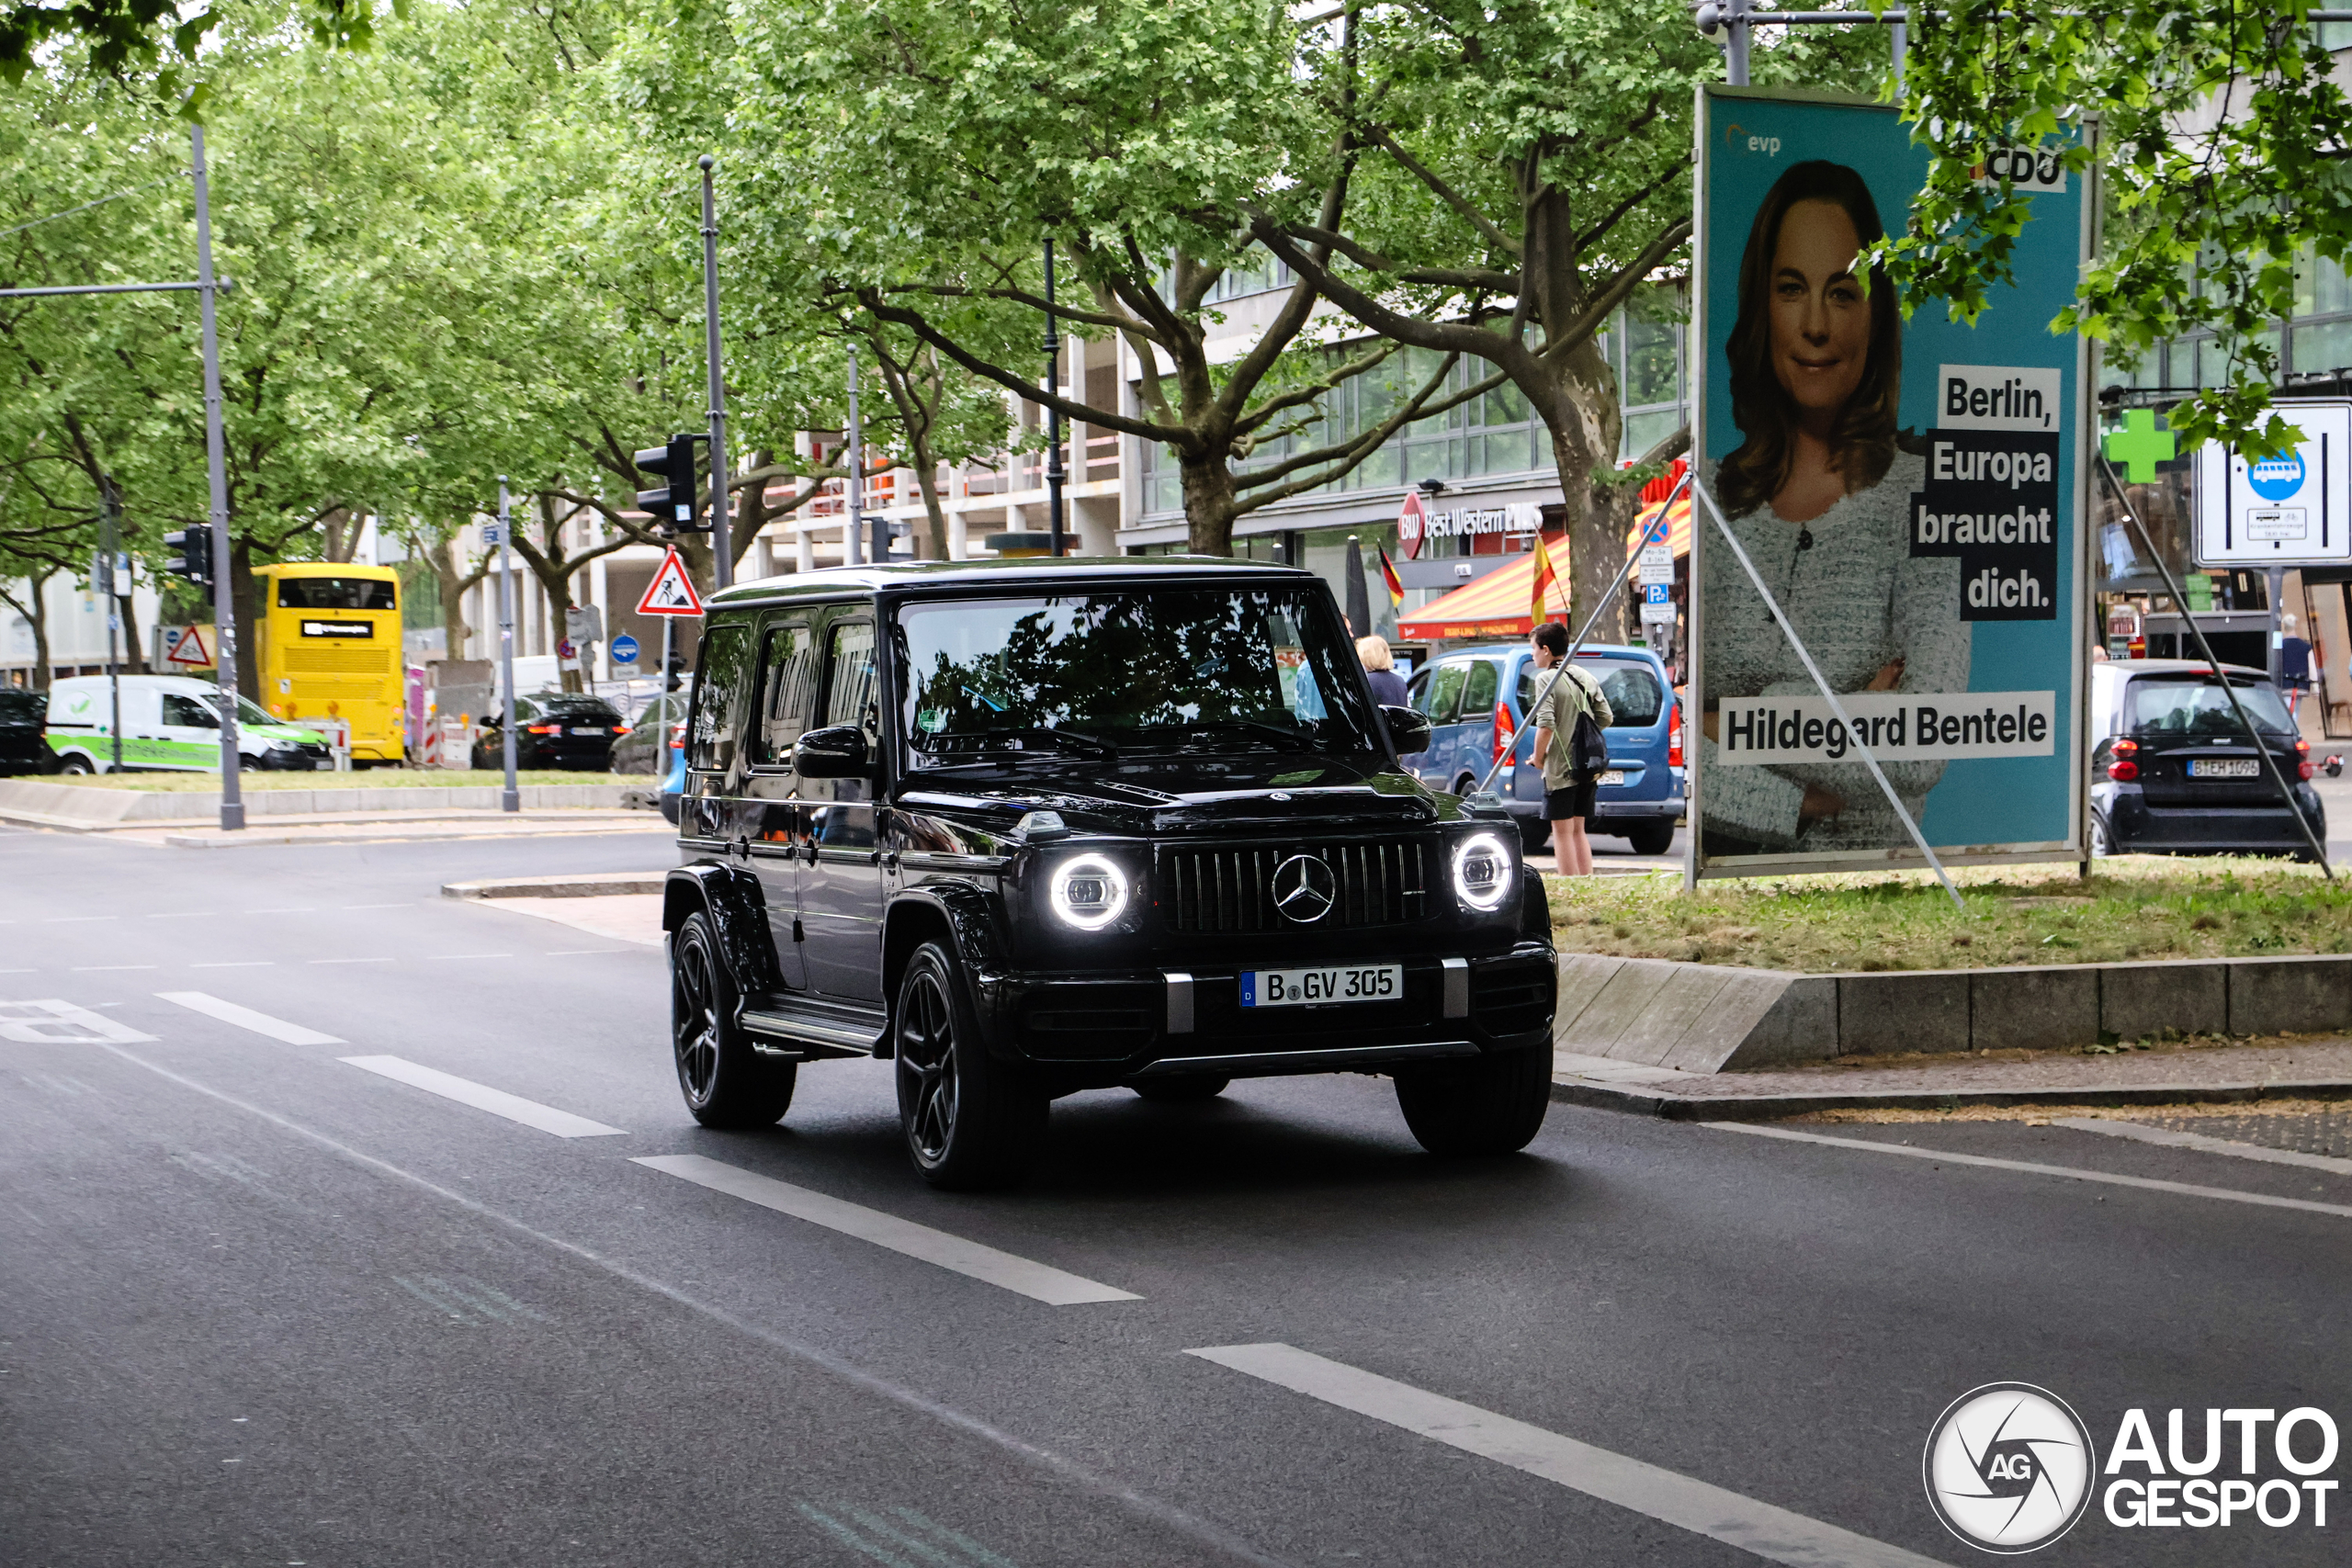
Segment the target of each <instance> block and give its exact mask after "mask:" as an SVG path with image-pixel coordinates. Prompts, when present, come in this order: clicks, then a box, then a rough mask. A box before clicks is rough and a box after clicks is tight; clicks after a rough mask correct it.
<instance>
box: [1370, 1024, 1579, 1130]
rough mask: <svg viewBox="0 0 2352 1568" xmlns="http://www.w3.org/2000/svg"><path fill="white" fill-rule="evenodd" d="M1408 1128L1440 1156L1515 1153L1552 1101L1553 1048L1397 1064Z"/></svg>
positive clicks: (1539, 1127)
mask: <svg viewBox="0 0 2352 1568" xmlns="http://www.w3.org/2000/svg"><path fill="white" fill-rule="evenodd" d="M1551 1105H1552V1047H1551V1046H1550V1045H1549V1044H1544V1045H1536V1046H1532V1047H1529V1048H1527V1049H1524V1050H1519V1051H1489V1052H1487V1053H1486V1054H1485V1055H1479V1056H1473V1057H1468V1058H1464V1059H1458V1060H1454V1061H1444V1062H1427V1063H1423V1064H1422V1065H1420V1066H1413V1067H1399V1068H1397V1109H1399V1110H1400V1111H1404V1113H1405V1125H1406V1126H1408V1127H1410V1128H1411V1129H1412V1130H1413V1136H1414V1138H1415V1139H1417V1140H1418V1141H1419V1144H1420V1145H1421V1147H1423V1148H1425V1149H1427V1150H1428V1151H1429V1152H1430V1153H1431V1154H1433V1155H1508V1154H1516V1153H1517V1152H1518V1151H1520V1150H1521V1149H1523V1148H1525V1147H1526V1146H1527V1145H1529V1144H1531V1143H1532V1142H1533V1141H1534V1139H1535V1134H1537V1133H1539V1132H1541V1131H1542V1130H1543V1127H1544V1111H1548V1110H1550V1109H1551Z"/></svg>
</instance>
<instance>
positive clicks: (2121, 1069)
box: [1552, 1035, 2352, 1122]
mask: <svg viewBox="0 0 2352 1568" xmlns="http://www.w3.org/2000/svg"><path fill="white" fill-rule="evenodd" d="M2294 1097H2300V1098H2307V1099H2314V1100H2335V1099H2352V1039H2346V1038H2345V1037H2342V1036H2337V1035H2327V1036H2322V1035H2309V1036H2304V1035H2271V1036H2268V1037H2266V1038H2261V1039H2255V1040H2248V1041H2243V1042H2239V1041H2232V1042H2229V1043H2214V1044H2203V1043H2196V1044H2186V1043H2184V1044H2177V1045H2165V1046H2158V1047H2155V1048H2154V1049H2150V1050H2145V1051H2136V1050H2135V1051H2124V1052H2120V1053H2118V1054H2116V1055H2085V1054H2083V1053H2081V1052H2077V1051H1995V1052H1991V1053H1987V1054H1985V1055H1962V1054H1959V1053H1948V1052H1947V1053H1919V1054H1915V1055H1906V1056H1849V1057H1847V1058H1845V1059H1843V1060H1841V1061H1837V1062H1824V1063H1819V1064H1815V1065H1812V1066H1802V1067H1789V1068H1782V1069H1779V1070H1774V1071H1748V1072H1736V1073H1682V1072H1676V1071H1674V1070H1673V1069H1671V1068H1668V1067H1649V1066H1639V1065H1637V1064H1634V1063H1631V1062H1619V1061H1611V1060H1609V1059H1608V1058H1605V1057H1600V1056H1585V1055H1577V1054H1576V1053H1573V1052H1567V1051H1560V1052H1555V1053H1554V1055H1553V1076H1552V1098H1553V1099H1554V1100H1565V1101H1567V1102H1569V1103H1572V1104H1578V1105H1594V1106H1600V1107H1603V1108H1605V1109H1609V1110H1616V1111H1639V1112H1643V1113H1645V1114H1648V1115H1655V1116H1668V1117H1675V1118H1679V1119H1685V1120H1695V1121H1738V1122H1750V1121H1763V1120H1770V1119H1776V1118H1781V1117H1788V1116H1800V1115H1806V1114H1810V1113H1813V1112H1818V1111H1838V1110H1866V1109H1879V1110H1900V1109H1905V1108H1915V1109H1919V1110H1952V1109H1956V1108H1959V1107H1962V1106H1968V1105H2026V1104H2046V1105H2130V1104H2170V1103H2195V1102H2234V1101H2247V1100H2273V1099H2281V1098H2294Z"/></svg>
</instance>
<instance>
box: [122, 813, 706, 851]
mask: <svg viewBox="0 0 2352 1568" xmlns="http://www.w3.org/2000/svg"><path fill="white" fill-rule="evenodd" d="M85 832H86V833H87V836H89V837H92V838H105V839H107V840H113V841H115V842H119V843H139V844H159V845H167V846H169V847H171V848H174V849H186V850H211V849H223V850H234V849H258V848H262V847H264V846H267V845H283V844H385V843H432V842H435V841H438V840H449V839H506V838H548V837H557V836H562V835H570V834H587V833H643V834H660V835H661V836H662V837H664V838H671V839H674V838H676V837H677V833H678V830H677V829H675V828H673V827H672V826H670V824H669V823H667V822H664V821H663V820H662V818H660V817H659V816H657V815H655V814H654V813H652V812H649V811H606V810H598V809H595V808H593V807H554V808H551V809H547V810H539V811H515V812H507V811H498V810H494V809H493V810H471V809H465V810H456V809H448V808H443V809H440V810H427V811H370V812H321V813H312V814H297V815H290V816H283V817H266V818H257V819H256V818H248V819H247V825H246V826H245V827H244V828H243V829H239V830H237V831H235V832H224V831H222V830H221V829H219V828H217V827H215V828H204V827H197V826H195V825H193V824H189V823H182V822H149V823H141V824H138V825H135V826H130V827H123V828H109V829H95V830H85Z"/></svg>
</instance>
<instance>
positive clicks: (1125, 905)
mask: <svg viewBox="0 0 2352 1568" xmlns="http://www.w3.org/2000/svg"><path fill="white" fill-rule="evenodd" d="M1428 734H1429V730H1428V725H1427V721H1426V720H1424V719H1423V718H1422V717H1421V716H1419V714H1416V713H1414V712H1413V711H1412V710H1410V709H1408V708H1398V707H1386V708H1384V707H1379V706H1376V705H1374V702H1373V700H1372V698H1371V695H1370V694H1369V692H1368V691H1367V690H1366V688H1365V685H1364V681H1363V672H1362V670H1361V668H1360V666H1359V665H1358V664H1357V662H1356V659H1355V654H1354V649H1353V647H1352V645H1351V642H1350V640H1349V638H1348V637H1347V635H1346V631H1345V627H1344V625H1343V623H1342V622H1341V620H1340V615H1339V614H1338V611H1337V609H1336V607H1335V606H1334V604H1332V601H1331V595H1330V592H1329V589H1327V588H1326V587H1324V585H1323V584H1322V583H1321V581H1318V580H1317V579H1316V578H1315V577H1313V576H1311V575H1309V574H1308V573H1306V572H1304V571H1297V570H1288V569H1284V568H1279V567H1268V566H1262V565H1257V564H1252V563H1249V562H1238V561H1227V560H1216V559H1206V558H1172V559H1171V558H1160V559H1155V560H1150V561H1143V560H1048V559H1039V560H1005V561H988V562H927V563H922V564H919V565H899V566H888V567H878V568H855V567H850V568H841V569H835V570H821V571H814V572H803V573H799V574H797V575H795V576H792V577H789V578H780V579H775V580H771V581H761V582H751V583H745V584H742V585H741V586H738V587H735V588H732V589H729V590H728V591H726V592H722V593H719V594H718V595H717V596H716V597H715V598H714V599H713V600H712V602H711V605H710V615H709V621H708V624H707V626H706V627H705V630H704V636H703V640H702V649H701V666H700V675H699V678H698V679H697V680H696V682H695V698H694V707H693V710H692V714H691V716H690V719H689V722H688V728H687V739H686V750H687V755H686V768H687V783H686V786H685V793H684V796H683V798H682V799H681V801H680V809H679V840H678V841H679V849H680V861H681V863H680V864H679V866H678V867H677V869H675V870H673V872H671V873H670V875H669V879H668V884H667V887H666V890H665V893H664V897H663V907H662V927H663V929H664V930H665V931H667V932H668V934H669V942H670V960H671V1028H672V1034H673V1051H674V1055H675V1057H676V1063H677V1071H678V1082H679V1086H680V1087H681V1089H683V1090H684V1094H685V1099H686V1105H687V1108H688V1109H689V1110H690V1111H692V1112H693V1114H694V1115H695V1118H696V1119H697V1120H698V1121H700V1122H704V1123H705V1124H707V1125H712V1126H735V1127H743V1126H758V1125H764V1124H766V1123H769V1122H775V1121H776V1120H777V1119H778V1118H780V1117H781V1116H782V1115H783V1114H784V1113H785V1111H786V1108H787V1107H788V1106H789V1105H790V1103H791V1100H792V1089H793V1081H794V1076H795V1074H796V1072H797V1069H798V1065H799V1064H800V1063H802V1062H807V1061H815V1060H818V1059H820V1058H823V1057H832V1056H869V1055H870V1056H880V1057H887V1058H891V1059H893V1060H895V1062H896V1064H897V1072H896V1077H897V1080H898V1096H899V1120H900V1122H901V1124H902V1126H903V1128H904V1130H905V1134H906V1141H907V1148H908V1152H909V1154H910V1156H912V1157H913V1160H914V1163H915V1165H916V1168H918V1169H919V1170H920V1171H921V1172H922V1175H923V1176H924V1177H925V1178H926V1179H929V1180H931V1181H932V1182H933V1183H934V1184H937V1185H940V1186H958V1187H969V1186H981V1185H988V1184H990V1183H997V1182H1003V1181H1007V1180H1011V1179H1015V1178H1017V1177H1018V1176H1019V1175H1020V1174H1021V1173H1022V1172H1023V1169H1024V1168H1026V1166H1027V1165H1028V1163H1029V1161H1030V1159H1031V1157H1032V1156H1033V1155H1034V1154H1035V1151H1036V1149H1037V1146H1038V1145H1039V1144H1040V1143H1041V1142H1042V1140H1043V1135H1044V1133H1045V1127H1046V1106H1047V1104H1048V1103H1049V1102H1050V1101H1051V1100H1053V1098H1054V1097H1055V1096H1057V1095H1060V1094H1068V1093H1070V1092H1072V1091H1074V1090H1077V1089H1097V1088H1105V1087H1111V1086H1116V1085H1125V1086H1126V1087H1128V1088H1130V1089H1134V1090H1135V1091H1136V1093H1137V1094H1140V1095H1143V1096H1145V1097H1147V1098H1149V1099H1156V1100H1193V1099H1201V1098H1205V1097H1207V1096H1210V1095H1214V1094H1216V1093H1217V1092H1218V1091H1219V1090H1221V1089H1224V1087H1225V1086H1226V1085H1227V1083H1228V1082H1229V1081H1230V1080H1232V1079H1233V1078H1236V1077H1261V1076H1266V1075H1271V1074H1279V1073H1310V1072H1329V1071H1348V1072H1371V1073H1385V1074H1388V1075H1390V1076H1391V1077H1394V1078H1395V1080H1396V1084H1397V1100H1398V1102H1399V1104H1400V1106H1401V1108H1402V1109H1403V1111H1404V1114H1405V1120H1406V1122H1407V1123H1408V1125H1409V1126H1410V1127H1411V1129H1412V1132H1413V1134H1414V1136H1415V1137H1417V1138H1418V1139H1419V1140H1420V1142H1421V1144H1422V1145H1423V1146H1424V1147H1426V1148H1428V1149H1430V1151H1432V1152H1433V1153H1439V1154H1476V1153H1501V1152H1507V1151H1510V1150H1513V1149H1518V1148H1521V1147H1523V1146H1525V1145H1526V1144H1527V1143H1528V1141H1529V1140H1530V1139H1532V1137H1534V1135H1535V1133H1536V1131H1537V1129H1538V1127H1539V1126H1540V1125H1541V1124H1542V1122H1543V1119H1544V1108H1545V1105H1546V1103H1547V1101H1548V1098H1549V1094H1550V1088H1551V1060H1552V1058H1551V1051H1552V1046H1551V1031H1552V1014H1553V1008H1554V997H1555V977H1554V976H1555V970H1554V961H1553V951H1552V934H1551V933H1552V928H1551V919H1550V917H1549V914H1548V912H1547V910H1546V908H1545V904H1544V891H1543V887H1542V885H1541V883H1540V882H1539V881H1538V879H1537V878H1535V877H1534V876H1532V875H1531V874H1527V873H1526V871H1525V870H1524V868H1523V867H1522V866H1521V862H1520V848H1519V835H1518V833H1517V832H1516V830H1515V829H1514V826H1513V824H1512V822H1511V820H1510V818H1509V817H1508V816H1507V815H1505V814H1504V813H1503V812H1502V810H1501V808H1500V807H1499V806H1496V807H1491V808H1484V807H1479V806H1478V805H1476V804H1473V803H1465V802H1464V801H1463V800H1460V799H1457V798H1456V797H1454V796H1453V795H1441V794H1437V793H1434V792H1432V791H1431V790H1430V789H1429V788H1427V787H1426V786H1424V785H1423V784H1420V783H1419V782H1418V781H1417V780H1415V779H1414V778H1413V776H1412V775H1411V774H1410V773H1407V772H1406V771H1405V770H1404V769H1403V768H1402V767H1400V766H1398V764H1397V755H1398V753H1399V752H1400V751H1402V752H1404V753H1406V754H1408V755H1409V754H1410V753H1412V752H1413V751H1415V750H1419V749H1420V748H1421V747H1422V746H1424V745H1426V744H1427V741H1428Z"/></svg>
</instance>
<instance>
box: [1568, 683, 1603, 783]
mask: <svg viewBox="0 0 2352 1568" xmlns="http://www.w3.org/2000/svg"><path fill="white" fill-rule="evenodd" d="M1562 679H1564V680H1573V681H1576V682H1577V684H1578V685H1582V684H1583V682H1584V679H1585V676H1584V671H1581V670H1578V669H1577V668H1576V667H1575V666H1574V665H1570V666H1569V667H1568V669H1567V670H1566V671H1563V672H1562ZM1588 699H1589V694H1588ZM1608 766H1609V737H1608V735H1607V734H1606V733H1605V732H1603V730H1602V729H1601V728H1600V721H1599V720H1598V719H1596V718H1594V717H1593V716H1592V710H1591V709H1590V708H1589V707H1587V708H1586V709H1585V710H1584V711H1583V712H1581V713H1579V714H1577V726H1576V728H1574V729H1573V730H1571V731H1569V733H1568V771H1569V772H1570V773H1577V774H1580V775H1589V774H1592V773H1600V772H1601V771H1602V770H1603V769H1605V768H1607V767H1608Z"/></svg>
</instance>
